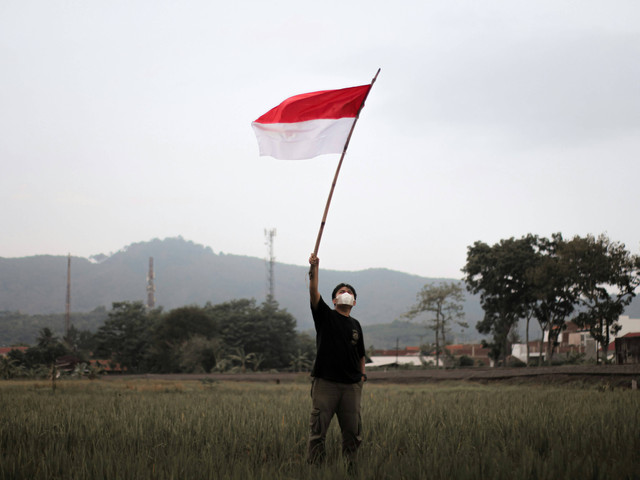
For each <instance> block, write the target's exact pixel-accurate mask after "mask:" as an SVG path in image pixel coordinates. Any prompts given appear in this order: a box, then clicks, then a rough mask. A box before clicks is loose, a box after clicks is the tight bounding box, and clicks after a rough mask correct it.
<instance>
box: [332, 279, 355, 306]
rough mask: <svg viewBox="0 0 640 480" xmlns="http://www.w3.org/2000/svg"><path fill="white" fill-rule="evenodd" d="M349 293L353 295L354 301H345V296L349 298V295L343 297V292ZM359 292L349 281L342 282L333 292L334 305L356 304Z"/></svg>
mask: <svg viewBox="0 0 640 480" xmlns="http://www.w3.org/2000/svg"><path fill="white" fill-rule="evenodd" d="M345 293H346V294H348V295H351V296H353V302H348V301H347V303H345V300H344V299H345V298H346V299H347V300H348V297H341V296H342V295H343V294H345ZM357 296H358V294H357V293H356V289H355V288H353V287H352V286H351V285H349V284H348V283H340V284H338V285H337V286H336V288H334V289H333V292H331V300H332V301H333V304H334V305H340V304H342V305H350V306H354V305H355V304H356V298H357Z"/></svg>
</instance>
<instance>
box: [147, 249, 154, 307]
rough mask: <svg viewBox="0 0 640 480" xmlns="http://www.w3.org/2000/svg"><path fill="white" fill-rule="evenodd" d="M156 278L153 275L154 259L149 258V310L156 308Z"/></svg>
mask: <svg viewBox="0 0 640 480" xmlns="http://www.w3.org/2000/svg"><path fill="white" fill-rule="evenodd" d="M155 278H156V276H155V274H154V273H153V257H149V273H148V274H147V308H149V309H151V308H154V307H155V306H156V286H155V284H154V282H153V280H154V279H155Z"/></svg>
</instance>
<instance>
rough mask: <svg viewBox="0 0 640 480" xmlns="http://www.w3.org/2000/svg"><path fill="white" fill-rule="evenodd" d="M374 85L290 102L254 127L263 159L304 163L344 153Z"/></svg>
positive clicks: (320, 94)
mask: <svg viewBox="0 0 640 480" xmlns="http://www.w3.org/2000/svg"><path fill="white" fill-rule="evenodd" d="M370 89H371V85H362V86H360V87H351V88H343V89H340V90H323V91H321V92H312V93H303V94H302V95H295V96H293V97H290V98H287V99H286V100H285V101H284V102H282V103H281V104H280V105H278V106H277V107H275V108H273V109H271V110H269V111H268V112H267V113H265V114H264V115H262V116H261V117H260V118H258V119H257V120H256V121H255V122H252V123H251V126H252V127H253V130H254V131H255V133H256V137H257V138H258V147H259V150H260V155H268V156H271V157H274V158H278V159H280V160H302V159H306V158H313V157H317V156H318V155H324V154H327V153H342V151H343V149H344V147H345V144H346V142H347V138H348V137H349V132H350V131H351V127H352V126H353V123H354V122H355V120H356V117H357V116H358V113H359V112H360V109H361V108H362V104H363V103H364V100H365V98H366V97H367V94H368V93H369V90H370Z"/></svg>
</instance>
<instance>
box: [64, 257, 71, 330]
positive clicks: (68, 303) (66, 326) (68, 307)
mask: <svg viewBox="0 0 640 480" xmlns="http://www.w3.org/2000/svg"><path fill="white" fill-rule="evenodd" d="M70 329H71V254H69V255H68V256H67V301H66V305H65V310H64V337H65V338H69V330H70Z"/></svg>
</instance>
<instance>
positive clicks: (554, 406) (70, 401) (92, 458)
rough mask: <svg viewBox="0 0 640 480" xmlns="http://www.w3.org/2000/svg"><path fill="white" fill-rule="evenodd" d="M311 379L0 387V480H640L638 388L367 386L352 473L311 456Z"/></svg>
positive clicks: (332, 444)
mask: <svg viewBox="0 0 640 480" xmlns="http://www.w3.org/2000/svg"><path fill="white" fill-rule="evenodd" d="M310 403H311V400H310V397H309V384H308V382H306V381H304V382H303V381H300V382H298V383H286V384H279V385H276V384H273V383H268V384H267V383H236V382H203V381H159V380H135V381H127V380H125V379H123V380H117V381H113V380H112V381H102V380H95V381H89V380H76V381H71V380H68V381H61V382H58V384H57V388H56V390H55V392H54V391H52V388H51V384H50V383H49V382H35V381H29V382H27V381H20V382H12V381H4V382H1V383H0V405H1V407H2V408H1V411H0V479H21V478H24V479H136V480H137V479H227V478H229V479H236V478H237V479H252V478H258V479H284V478H286V479H303V478H312V479H335V478H363V479H365V478H366V479H400V478H406V479H458V478H460V479H554V480H555V479H616V480H618V479H625V478H628V479H640V453H639V452H640V393H639V392H638V391H632V390H619V389H616V390H613V391H602V390H601V389H598V388H596V387H586V388H585V387H582V388H581V387H579V386H562V387H552V386H540V385H525V386H505V385H495V384H494V385H490V386H483V385H478V384H470V383H462V382H460V383H444V384H443V383H439V384H420V385H402V386H399V385H366V386H365V390H364V397H363V423H364V428H365V437H364V442H363V444H362V447H361V449H360V453H359V459H358V464H357V468H356V469H355V470H354V471H352V472H348V470H347V468H346V465H345V464H344V462H343V461H342V459H341V456H340V453H339V444H340V439H339V430H338V426H337V421H336V420H335V419H334V422H333V424H332V428H331V431H330V435H329V438H328V440H327V447H328V453H329V456H328V461H327V462H326V464H324V465H322V466H309V465H307V464H306V461H305V453H306V437H307V424H308V414H309V410H310Z"/></svg>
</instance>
